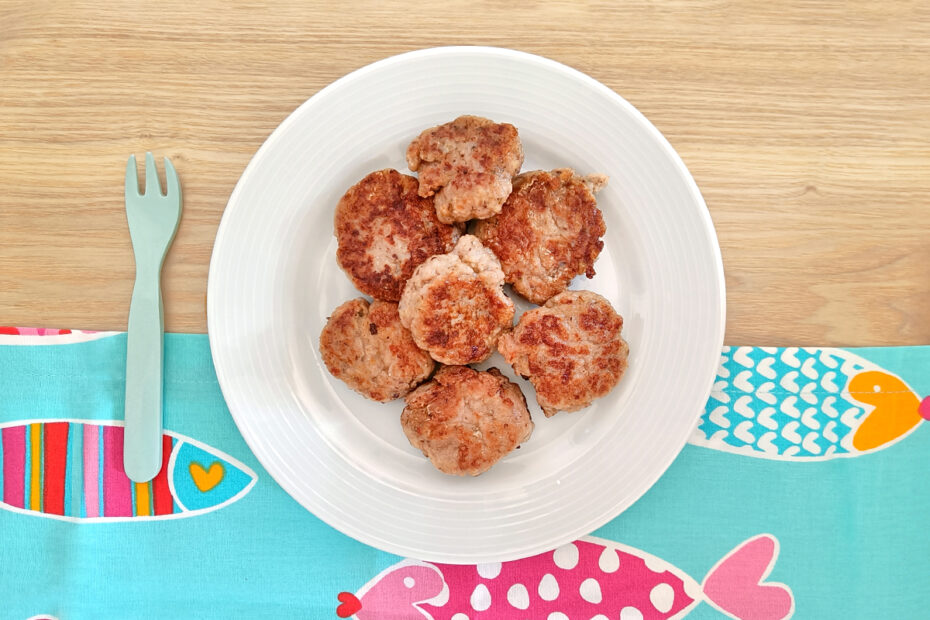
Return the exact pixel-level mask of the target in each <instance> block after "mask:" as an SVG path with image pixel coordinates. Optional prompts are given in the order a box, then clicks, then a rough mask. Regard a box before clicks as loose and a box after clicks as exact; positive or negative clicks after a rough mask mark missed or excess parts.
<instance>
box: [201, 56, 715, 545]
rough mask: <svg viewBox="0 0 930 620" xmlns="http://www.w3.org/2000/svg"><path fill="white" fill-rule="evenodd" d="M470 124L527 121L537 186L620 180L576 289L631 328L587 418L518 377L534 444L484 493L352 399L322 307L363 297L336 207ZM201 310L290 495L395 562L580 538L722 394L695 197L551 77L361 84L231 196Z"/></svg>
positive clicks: (711, 265)
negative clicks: (717, 391)
mask: <svg viewBox="0 0 930 620" xmlns="http://www.w3.org/2000/svg"><path fill="white" fill-rule="evenodd" d="M461 114H475V115H479V116H484V117H488V118H491V119H493V120H495V121H498V122H509V123H512V124H513V125H515V126H516V127H517V128H518V130H519V132H520V138H521V140H522V142H523V146H524V150H525V152H526V162H525V164H524V166H523V170H532V169H551V168H556V167H571V168H574V169H575V170H577V171H578V172H580V173H582V174H587V173H592V172H600V173H604V174H607V175H609V177H610V183H609V185H608V186H607V188H606V189H604V190H603V191H601V192H600V194H599V195H598V203H599V205H600V208H601V209H602V211H603V212H604V218H605V221H606V223H607V234H606V236H605V237H604V242H605V246H604V250H603V252H602V253H601V255H600V257H599V259H598V261H597V263H596V265H595V268H596V270H597V275H596V276H595V277H594V278H593V279H592V280H587V279H585V278H583V277H582V278H576V279H575V280H574V281H573V282H572V288H586V289H591V290H594V291H596V292H598V293H600V294H602V295H604V296H605V297H607V298H608V299H609V300H610V301H611V303H612V304H613V305H614V307H615V308H616V309H617V310H618V312H620V314H621V315H622V316H623V317H624V319H625V323H624V328H623V334H624V336H625V338H626V340H627V341H628V342H629V345H630V359H629V370H628V372H627V373H626V375H625V376H624V378H623V380H622V381H621V382H620V384H619V385H618V386H617V388H615V389H614V390H613V391H612V392H611V393H610V394H609V395H608V396H607V397H605V398H602V399H601V400H598V401H596V402H595V404H593V405H592V406H590V407H588V408H587V409H585V410H583V411H581V412H577V413H563V414H559V415H557V416H555V417H553V418H551V419H546V418H544V417H543V415H542V413H541V412H540V410H539V407H538V406H537V405H536V402H535V400H536V399H535V393H534V391H533V388H532V386H531V385H530V384H529V383H528V382H525V381H523V380H519V383H520V385H521V387H522V389H523V391H524V393H525V394H526V397H527V401H528V403H529V404H530V406H531V413H532V415H533V419H534V420H535V422H536V429H535V431H534V433H533V436H532V437H531V438H530V440H529V441H528V442H526V443H525V444H524V445H523V446H522V447H521V448H520V449H519V450H517V451H515V452H513V453H512V454H510V455H508V456H507V457H506V458H505V459H504V460H502V461H501V462H500V463H498V464H497V465H496V466H495V467H494V468H493V469H491V470H490V471H489V472H487V473H486V474H483V475H481V476H479V477H477V478H457V477H452V476H447V475H444V474H441V473H439V472H438V471H436V470H435V469H433V467H432V466H431V465H430V464H429V462H428V461H427V460H426V459H425V458H424V457H423V456H422V455H421V454H420V453H419V452H417V451H416V450H414V449H413V448H411V447H410V445H409V444H408V442H407V440H406V438H405V437H404V434H403V432H402V430H401V428H400V422H399V417H400V412H401V410H402V408H403V402H402V401H396V402H393V403H389V404H379V403H375V402H372V401H368V400H366V399H364V398H363V397H362V396H360V395H358V394H356V393H355V392H352V391H351V390H349V389H348V388H346V386H345V385H344V384H342V383H341V382H340V381H338V380H336V379H334V378H333V377H331V376H330V375H329V373H328V372H327V371H326V368H325V366H324V365H323V362H322V360H321V359H320V355H319V350H318V339H319V335H320V330H321V329H322V328H323V325H324V324H325V322H326V319H327V317H328V316H329V314H330V312H331V311H332V310H333V309H334V308H335V307H336V306H338V305H339V304H341V303H342V302H344V301H346V300H349V299H351V298H353V297H357V296H359V295H360V294H359V293H358V292H357V291H356V290H355V289H354V288H353V286H352V284H351V283H350V281H349V279H348V278H347V277H346V276H345V275H344V274H343V272H342V271H341V270H340V269H339V267H338V265H337V263H336V258H335V251H336V240H335V238H334V237H333V212H334V208H335V205H336V203H337V201H338V200H339V198H340V197H341V196H342V194H343V193H344V192H345V191H346V189H348V188H349V187H350V186H351V185H353V184H354V183H356V182H357V181H359V180H360V179H361V178H362V177H364V176H365V175H366V174H368V173H369V172H371V171H374V170H379V169H382V168H389V167H394V168H397V169H400V170H402V171H406V164H405V161H404V151H405V148H406V146H407V144H408V143H409V142H410V140H412V139H413V138H414V137H415V136H416V135H417V134H418V133H419V132H420V131H422V130H423V129H426V128H428V127H430V126H433V125H436V124H440V123H443V122H447V121H450V120H452V119H453V118H455V117H457V116H459V115H461ZM527 307H529V305H528V304H526V303H523V304H522V305H521V304H518V308H519V309H526V308H527ZM518 312H519V310H518ZM207 313H208V322H209V334H210V344H211V348H212V352H213V359H214V362H215V365H216V371H217V375H218V377H219V381H220V385H221V387H222V390H223V394H224V396H225V397H226V401H227V403H228V405H229V409H230V411H231V412H232V415H233V417H234V418H235V421H236V424H237V425H238V426H239V429H240V430H241V432H242V435H243V436H244V437H245V439H246V441H247V442H248V444H249V446H250V447H251V448H252V450H253V451H254V452H255V455H256V456H257V457H258V459H259V460H260V461H261V463H262V465H264V467H265V469H266V470H267V471H268V472H269V473H270V474H271V475H272V476H273V477H274V479H275V480H276V481H277V482H278V483H279V484H280V485H281V486H282V487H284V489H285V490H286V491H287V492H288V493H290V494H291V496H293V497H294V499H296V500H297V501H298V502H300V503H301V504H302V505H303V506H305V507H306V508H307V509H308V510H310V511H311V512H313V513H314V514H315V515H316V516H317V517H319V518H320V519H322V520H323V521H325V522H326V523H328V524H330V525H331V526H333V527H334V528H336V529H338V530H340V531H342V532H344V533H345V534H348V535H349V536H352V537H354V538H356V539H358V540H360V541H362V542H364V543H366V544H369V545H372V546H374V547H378V548H380V549H383V550H385V551H389V552H393V553H397V554H400V555H404V556H410V557H415V558H419V559H422V560H430V561H437V562H448V563H472V562H474V563H478V562H485V561H502V560H509V559H514V558H518V557H523V556H527V555H532V554H535V553H538V552H542V551H544V550H547V549H550V548H553V547H555V546H557V545H559V544H562V543H565V542H568V541H570V540H573V539H575V538H577V537H579V536H582V535H584V534H587V533H589V532H591V531H592V530H594V529H595V528H597V527H599V526H600V525H602V524H604V523H606V522H607V521H608V520H610V519H612V518H613V517H615V516H617V515H618V514H620V513H621V512H622V511H623V510H625V509H626V508H628V507H629V506H630V505H631V504H632V503H633V502H635V501H636V500H637V498H639V497H640V496H641V495H642V494H643V493H644V492H645V491H646V490H647V489H648V488H649V487H650V486H651V485H652V484H653V483H654V482H655V481H656V480H657V479H658V478H659V476H660V475H661V474H662V472H664V471H665V469H666V468H667V467H668V466H669V464H670V463H671V462H672V460H673V459H674V458H675V456H676V455H677V454H678V452H679V451H680V450H681V448H682V446H683V445H684V443H685V441H686V439H687V437H688V435H689V433H690V432H691V430H692V428H693V427H694V425H695V424H696V422H697V418H698V415H699V414H700V412H701V409H702V407H703V405H704V403H705V401H706V399H707V396H708V394H709V391H710V388H711V384H712V380H713V377H714V373H715V370H716V367H717V363H718V358H719V353H720V347H721V345H722V341H723V326H724V280H723V269H722V264H721V259H720V251H719V248H718V245H717V239H716V235H715V233H714V228H713V224H712V222H711V219H710V216H709V215H708V212H707V208H706V207H705V205H704V201H703V200H702V198H701V194H700V192H699V191H698V188H697V186H696V185H695V183H694V181H693V180H692V178H691V175H690V174H689V173H688V170H687V169H686V168H685V166H684V164H683V163H682V161H681V160H680V159H679V157H678V156H677V155H676V153H675V151H674V150H673V149H672V147H671V146H670V145H669V143H668V142H667V141H666V140H665V139H664V138H663V137H662V135H661V134H660V133H659V132H658V130H656V128H655V127H653V126H652V125H651V124H650V123H649V121H648V120H646V118H645V117H644V116H643V115H642V114H640V113H639V112H638V111H637V110H636V109H635V108H633V106H632V105H630V104H629V103H628V102H626V101H625V100H624V99H623V98H621V97H620V96H619V95H617V94H616V93H615V92H613V91H612V90H610V89H608V88H607V87H605V86H604V85H602V84H600V83H599V82H597V81H595V80H594V79H592V78H590V77H588V76H586V75H584V74H582V73H579V72H578V71H575V70H573V69H571V68H569V67H566V66H564V65H561V64H559V63H556V62H553V61H551V60H547V59H544V58H540V57H537V56H533V55H529V54H525V53H520V52H515V51H511V50H504V49H494V48H481V47H468V48H460V47H453V48H438V49H427V50H421V51H417V52H412V53H409V54H403V55H400V56H395V57H392V58H388V59H386V60H383V61H380V62H377V63H374V64H372V65H369V66H367V67H364V68H362V69H359V70H358V71H355V72H354V73H351V74H350V75H347V76H346V77H344V78H342V79H340V80H338V81H336V82H334V83H333V84H331V85H330V86H328V87H327V88H324V89H323V90H321V91H320V92H319V93H317V94H316V95H314V96H313V97H312V98H310V99H309V100H308V101H307V102H306V103H304V104H303V105H301V106H300V107H299V108H298V109H297V110H296V111H295V112H294V113H293V114H291V116H290V117H288V118H287V119H286V120H285V121H284V122H283V123H281V125H280V126H279V127H278V128H277V129H276V130H275V131H274V133H273V134H272V135H271V137H269V138H268V140H267V141H266V142H265V144H264V145H263V146H262V147H261V149H259V151H258V153H257V154H256V155H255V157H254V158H253V159H252V161H251V163H250V164H249V165H248V167H247V168H246V170H245V172H244V173H243V175H242V178H241V179H240V181H239V183H238V185H237V186H236V189H235V191H234V192H233V194H232V196H231V197H230V199H229V205H228V206H227V208H226V212H225V214H224V216H223V221H222V224H221V225H220V228H219V232H218V234H217V238H216V244H215V247H214V251H213V257H212V261H211V264H210V278H209V287H208V304H207ZM490 365H495V366H497V367H499V368H501V369H502V370H505V371H507V373H508V374H509V376H511V377H513V373H512V371H511V369H510V368H509V366H507V365H506V364H505V363H504V362H503V359H502V358H500V356H499V355H498V354H495V356H494V357H493V358H492V359H491V360H490V362H489V363H486V364H483V365H482V367H487V366H490ZM282 534H283V535H286V536H300V535H302V534H301V532H299V531H295V532H286V533H282Z"/></svg>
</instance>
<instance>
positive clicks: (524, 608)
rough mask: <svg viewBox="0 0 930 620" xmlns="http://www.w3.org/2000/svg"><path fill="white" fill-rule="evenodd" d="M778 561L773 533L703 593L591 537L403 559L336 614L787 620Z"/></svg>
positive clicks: (632, 552)
mask: <svg viewBox="0 0 930 620" xmlns="http://www.w3.org/2000/svg"><path fill="white" fill-rule="evenodd" d="M777 557H778V541H777V540H776V539H775V537H774V536H772V535H770V534H760V535H759V536H756V537H754V538H751V539H749V540H747V541H745V542H743V543H742V544H740V545H739V546H738V547H736V549H734V550H733V551H731V552H730V553H729V554H727V555H726V556H725V557H724V558H723V559H721V560H720V561H719V562H718V563H717V565H716V566H714V567H713V568H712V569H711V570H710V572H709V573H708V574H707V576H706V577H705V579H704V582H703V583H701V584H699V583H697V582H696V581H695V580H694V579H692V578H691V577H689V576H688V575H687V574H685V573H684V572H683V571H681V570H679V569H678V568H676V567H674V566H672V565H671V564H669V563H668V562H665V561H663V560H660V559H659V558H657V557H655V556H653V555H650V554H648V553H645V552H643V551H641V550H639V549H636V548H633V547H629V546H626V545H622V544H619V543H614V542H611V541H606V540H601V539H598V538H592V537H585V538H583V539H581V540H578V541H575V542H574V543H570V544H568V545H565V546H563V547H560V548H558V549H556V550H555V551H549V552H547V553H543V554H540V555H536V556H533V557H529V558H524V559H521V560H515V561H512V562H504V563H496V564H480V565H477V566H474V565H453V564H434V563H428V562H419V561H415V560H403V561H401V562H399V563H397V564H395V565H393V566H391V567H389V568H387V569H386V570H384V571H383V572H381V573H380V574H379V575H377V576H376V577H374V578H373V579H372V580H371V581H369V582H368V583H367V584H365V585H364V586H363V587H362V588H361V589H360V590H359V591H358V592H357V593H356V594H351V593H349V592H340V593H339V595H338V596H337V599H338V601H339V603H340V604H339V606H338V607H337V609H336V615H337V616H338V617H340V618H349V617H351V618H355V620H377V619H384V618H391V619H392V620H490V619H493V620H525V619H526V618H539V619H544V620H568V619H570V618H571V619H575V618H585V619H591V620H608V619H609V620H616V618H618V617H619V618H620V620H664V619H668V618H682V617H684V616H685V615H686V614H688V613H690V612H691V611H692V610H693V609H694V608H695V607H696V606H697V605H698V604H700V603H701V602H702V601H703V602H706V603H708V604H710V605H711V606H713V607H715V608H716V609H717V610H718V611H721V612H722V613H724V614H726V615H729V616H731V617H733V618H738V619H740V620H782V619H784V618H788V617H790V616H791V615H792V614H793V613H794V597H793V595H792V593H791V590H790V588H788V587H787V586H785V585H784V584H781V583H773V582H766V581H765V579H766V577H768V575H769V572H770V571H771V569H772V567H773V566H774V564H775V560H776V559H777Z"/></svg>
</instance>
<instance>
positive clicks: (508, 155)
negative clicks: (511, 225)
mask: <svg viewBox="0 0 930 620" xmlns="http://www.w3.org/2000/svg"><path fill="white" fill-rule="evenodd" d="M407 165H408V166H410V169H411V170H415V171H417V172H418V174H419V177H420V188H419V193H420V196H433V195H434V194H435V198H436V214H437V215H438V216H439V220H440V221H442V222H446V223H452V222H466V221H468V220H471V219H481V218H486V217H490V216H492V215H494V214H495V213H499V212H500V210H501V205H503V204H504V201H505V200H506V199H507V196H508V195H509V194H510V190H511V181H512V180H513V177H514V175H515V174H517V173H518V172H519V171H520V166H522V165H523V146H522V145H521V144H520V138H519V136H518V135H517V129H516V128H515V127H514V126H513V125H510V124H507V123H495V122H493V121H490V120H488V119H486V118H481V117H478V116H460V117H458V118H457V119H455V120H454V121H452V122H450V123H446V124H444V125H439V126H438V127H433V128H431V129H427V130H426V131H424V132H423V133H421V134H420V135H419V136H418V137H417V138H416V139H415V140H414V141H413V142H411V143H410V146H408V147H407Z"/></svg>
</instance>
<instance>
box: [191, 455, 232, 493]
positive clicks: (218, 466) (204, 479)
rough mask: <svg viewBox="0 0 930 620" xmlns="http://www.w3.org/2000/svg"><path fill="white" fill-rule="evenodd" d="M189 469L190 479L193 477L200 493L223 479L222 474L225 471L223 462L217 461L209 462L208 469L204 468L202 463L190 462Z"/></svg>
mask: <svg viewBox="0 0 930 620" xmlns="http://www.w3.org/2000/svg"><path fill="white" fill-rule="evenodd" d="M189 469H190V472H191V479H193V481H194V484H196V485H197V488H198V489H200V491H201V492H202V493H206V492H207V491H209V490H210V489H212V488H213V487H215V486H216V485H218V484H219V483H220V481H221V480H222V479H223V475H224V474H225V473H226V471H225V470H224V469H223V464H222V463H220V462H218V461H214V462H213V463H211V464H210V468H209V469H204V468H203V465H201V464H200V463H197V462H196V461H195V462H192V463H191V464H190V468H189Z"/></svg>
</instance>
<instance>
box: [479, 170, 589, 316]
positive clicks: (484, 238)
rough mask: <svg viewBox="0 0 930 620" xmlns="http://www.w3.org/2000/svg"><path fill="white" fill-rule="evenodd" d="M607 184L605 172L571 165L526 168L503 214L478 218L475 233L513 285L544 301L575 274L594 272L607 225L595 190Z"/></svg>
mask: <svg viewBox="0 0 930 620" xmlns="http://www.w3.org/2000/svg"><path fill="white" fill-rule="evenodd" d="M606 184H607V177H605V176H604V175H588V176H586V177H582V176H579V175H577V174H575V172H574V171H572V170H569V169H567V168H566V169H558V170H553V171H552V172H545V171H540V170H537V171H534V172H526V173H524V174H521V175H519V176H518V177H517V178H516V179H515V180H514V186H513V193H511V194H510V197H509V198H508V199H507V202H506V203H504V207H503V209H502V210H501V212H500V214H499V215H496V216H494V217H492V218H490V219H487V220H483V221H480V222H477V223H476V225H475V228H474V235H475V236H477V237H478V238H479V239H481V242H482V243H484V244H485V245H486V246H487V247H489V248H491V250H493V251H494V254H496V255H497V258H498V259H500V261H501V267H502V268H503V270H504V274H506V278H507V282H509V283H511V284H513V288H514V290H515V291H517V292H518V293H519V294H520V295H522V296H524V297H526V298H527V299H528V300H530V301H531V302H533V303H535V304H543V303H545V302H546V300H547V299H549V298H550V297H552V296H553V295H557V294H558V293H561V292H562V291H563V290H565V288H566V287H567V286H568V283H569V282H570V281H571V279H572V278H574V277H575V276H576V275H579V274H582V273H583V274H585V275H586V276H587V277H589V278H591V277H593V276H594V261H595V260H597V257H598V255H599V254H600V253H601V250H602V249H603V247H604V242H603V241H601V237H602V236H603V235H604V233H605V232H606V230H607V228H606V226H605V225H604V218H603V216H602V215H601V211H600V209H598V208H597V201H596V200H595V198H594V192H596V191H598V190H599V189H601V188H602V187H603V186H604V185H606Z"/></svg>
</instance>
